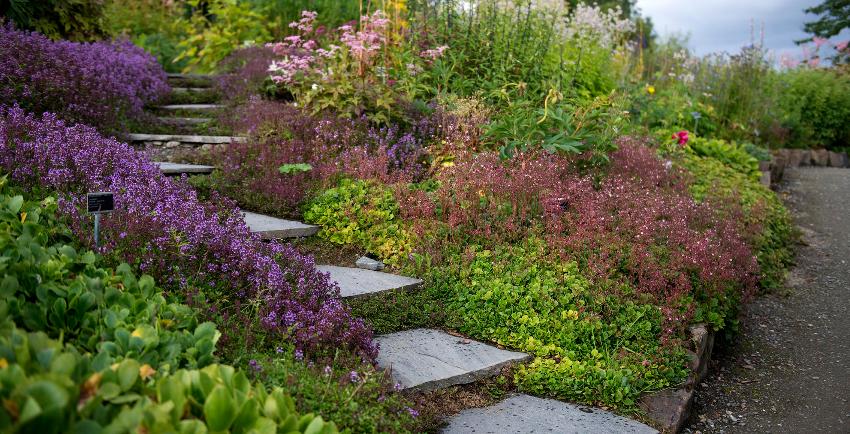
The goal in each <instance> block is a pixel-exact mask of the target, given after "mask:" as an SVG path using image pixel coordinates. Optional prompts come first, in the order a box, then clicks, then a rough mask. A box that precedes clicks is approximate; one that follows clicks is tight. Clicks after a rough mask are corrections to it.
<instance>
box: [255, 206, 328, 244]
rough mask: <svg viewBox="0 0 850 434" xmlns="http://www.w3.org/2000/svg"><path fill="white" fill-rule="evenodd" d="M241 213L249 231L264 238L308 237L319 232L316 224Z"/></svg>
mask: <svg viewBox="0 0 850 434" xmlns="http://www.w3.org/2000/svg"><path fill="white" fill-rule="evenodd" d="M242 214H243V216H244V217H245V224H247V225H248V228H250V229H251V232H254V233H257V234H260V236H262V237H263V239H264V240H272V239H280V238H299V237H309V236H311V235H315V234H316V232H319V227H318V226H313V225H308V224H305V223H301V222H299V221H295V220H284V219H280V218H277V217H272V216H267V215H263V214H257V213H253V212H247V211H243V212H242Z"/></svg>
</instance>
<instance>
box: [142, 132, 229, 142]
mask: <svg viewBox="0 0 850 434" xmlns="http://www.w3.org/2000/svg"><path fill="white" fill-rule="evenodd" d="M127 140H130V141H133V142H172V141H174V142H181V143H212V144H225V143H242V142H244V141H245V138H244V137H232V136H196V135H181V134H139V133H133V134H127Z"/></svg>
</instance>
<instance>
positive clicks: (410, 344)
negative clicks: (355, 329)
mask: <svg viewBox="0 0 850 434" xmlns="http://www.w3.org/2000/svg"><path fill="white" fill-rule="evenodd" d="M375 341H376V342H378V343H379V344H380V351H379V352H378V366H380V367H381V368H384V369H389V370H390V371H391V373H392V376H393V380H395V381H396V382H398V383H399V384H401V386H402V387H403V388H405V389H417V390H422V391H429V390H436V389H441V388H444V387H448V386H452V385H455V384H466V383H472V382H474V381H477V380H480V379H482V378H487V377H492V376H494V375H496V374H498V373H499V372H500V371H501V369H502V368H503V367H504V366H506V365H508V364H510V363H515V362H521V361H524V360H526V359H528V358H530V357H531V356H529V355H528V354H525V353H519V352H514V351H507V350H502V349H499V348H496V347H494V346H492V345H487V344H484V343H481V342H478V341H473V340H470V339H466V338H462V337H458V336H452V335H450V334H448V333H446V332H443V331H440V330H432V329H414V330H406V331H402V332H398V333H392V334H388V335H382V336H378V337H377V338H375Z"/></svg>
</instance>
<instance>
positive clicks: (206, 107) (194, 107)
mask: <svg viewBox="0 0 850 434" xmlns="http://www.w3.org/2000/svg"><path fill="white" fill-rule="evenodd" d="M157 108H159V109H160V110H187V111H210V110H218V109H221V108H224V106H223V105H221V104H167V105H161V106H159V107H157Z"/></svg>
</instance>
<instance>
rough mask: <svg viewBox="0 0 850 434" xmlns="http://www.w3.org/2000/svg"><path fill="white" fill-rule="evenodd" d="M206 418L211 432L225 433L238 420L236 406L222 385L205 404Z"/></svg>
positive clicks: (218, 386) (215, 389)
mask: <svg viewBox="0 0 850 434" xmlns="http://www.w3.org/2000/svg"><path fill="white" fill-rule="evenodd" d="M204 418H205V420H206V421H207V427H209V429H210V430H211V431H224V430H226V429H228V428H229V427H230V424H231V423H233V421H234V420H235V419H236V404H235V403H234V402H233V397H231V396H230V393H229V392H228V391H227V389H226V388H225V387H224V386H222V385H220V384H219V385H217V386H216V387H215V388H214V389H213V391H212V393H210V395H209V396H208V397H207V399H206V402H204Z"/></svg>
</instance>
